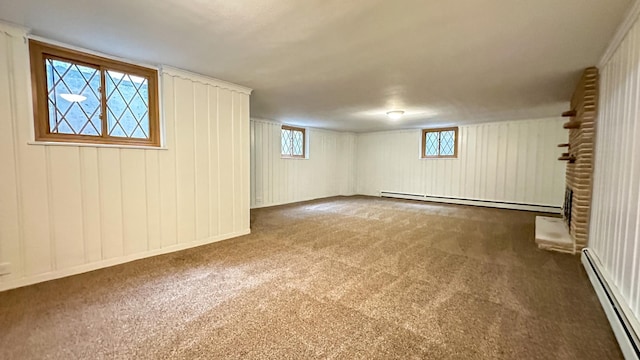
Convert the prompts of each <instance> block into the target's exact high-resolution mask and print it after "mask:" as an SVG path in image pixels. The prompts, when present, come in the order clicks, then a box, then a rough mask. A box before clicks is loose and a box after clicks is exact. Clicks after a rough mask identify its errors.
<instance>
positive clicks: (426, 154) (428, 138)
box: [422, 127, 458, 158]
mask: <svg viewBox="0 0 640 360" xmlns="http://www.w3.org/2000/svg"><path fill="white" fill-rule="evenodd" d="M422 157H423V158H457V157H458V128H457V127H452V128H441V129H423V130H422Z"/></svg>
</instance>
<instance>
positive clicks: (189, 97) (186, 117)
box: [175, 78, 196, 243]
mask: <svg viewBox="0 0 640 360" xmlns="http://www.w3.org/2000/svg"><path fill="white" fill-rule="evenodd" d="M193 90H194V83H193V82H191V81H189V80H186V79H181V78H177V79H176V80H175V95H176V103H175V113H176V117H175V121H176V123H177V124H179V125H178V126H176V129H177V131H176V174H177V177H176V185H177V188H178V191H177V205H178V243H184V242H190V241H193V240H195V239H196V194H195V189H196V178H195V176H196V175H195V173H196V164H195V151H196V150H195V149H196V144H195V123H194V122H195V118H194V116H195V111H194V108H195V103H194V92H193Z"/></svg>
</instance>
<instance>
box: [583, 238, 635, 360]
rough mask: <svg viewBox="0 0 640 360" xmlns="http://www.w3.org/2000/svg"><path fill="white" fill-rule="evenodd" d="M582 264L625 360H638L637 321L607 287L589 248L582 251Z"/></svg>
mask: <svg viewBox="0 0 640 360" xmlns="http://www.w3.org/2000/svg"><path fill="white" fill-rule="evenodd" d="M582 264H583V265H584V268H585V270H586V271H587V275H589V279H590V280H591V284H592V285H593V288H594V290H595V291H596V294H597V295H598V298H599V299H600V303H601V304H602V308H603V309H604V312H605V313H606V314H607V318H608V319H609V323H611V329H613V333H614V334H615V336H616V339H617V340H618V344H620V349H621V350H622V354H623V355H624V357H625V359H627V360H630V359H633V360H638V359H640V340H639V338H638V334H639V331H640V326H639V325H638V319H636V318H635V317H634V316H633V314H631V311H630V310H628V308H627V307H626V306H625V305H624V304H625V302H624V301H623V300H622V298H621V297H620V295H619V293H618V291H617V290H616V288H615V287H613V286H610V285H609V284H610V282H609V281H608V279H607V276H606V275H605V273H604V272H603V271H602V268H603V267H602V264H601V263H600V261H599V260H598V258H597V257H596V256H594V255H593V252H592V251H591V250H590V249H589V248H586V249H584V250H582ZM627 314H628V316H627Z"/></svg>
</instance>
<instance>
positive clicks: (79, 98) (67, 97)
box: [60, 94, 87, 102]
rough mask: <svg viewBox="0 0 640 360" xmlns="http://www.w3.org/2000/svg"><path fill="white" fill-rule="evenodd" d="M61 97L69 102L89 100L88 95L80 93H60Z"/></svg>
mask: <svg viewBox="0 0 640 360" xmlns="http://www.w3.org/2000/svg"><path fill="white" fill-rule="evenodd" d="M60 97H61V98H63V99H65V100H67V101H69V102H83V101H85V100H87V97H86V96H84V95H78V94H60Z"/></svg>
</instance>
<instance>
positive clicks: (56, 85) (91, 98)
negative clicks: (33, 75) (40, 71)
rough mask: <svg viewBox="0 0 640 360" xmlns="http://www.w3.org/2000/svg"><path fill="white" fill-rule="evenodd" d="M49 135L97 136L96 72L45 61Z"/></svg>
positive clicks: (97, 73) (98, 103) (97, 80)
mask: <svg viewBox="0 0 640 360" xmlns="http://www.w3.org/2000/svg"><path fill="white" fill-rule="evenodd" d="M45 72H46V76H47V98H48V108H49V132H50V133H53V134H80V135H94V136H99V135H100V134H101V130H102V125H101V121H100V110H101V106H100V91H99V89H100V71H99V70H98V69H95V68H92V67H88V66H83V65H77V64H74V63H71V62H66V61H61V60H56V59H46V60H45Z"/></svg>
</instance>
